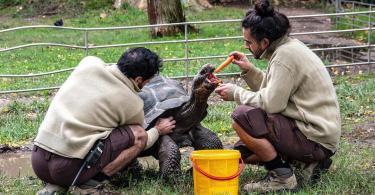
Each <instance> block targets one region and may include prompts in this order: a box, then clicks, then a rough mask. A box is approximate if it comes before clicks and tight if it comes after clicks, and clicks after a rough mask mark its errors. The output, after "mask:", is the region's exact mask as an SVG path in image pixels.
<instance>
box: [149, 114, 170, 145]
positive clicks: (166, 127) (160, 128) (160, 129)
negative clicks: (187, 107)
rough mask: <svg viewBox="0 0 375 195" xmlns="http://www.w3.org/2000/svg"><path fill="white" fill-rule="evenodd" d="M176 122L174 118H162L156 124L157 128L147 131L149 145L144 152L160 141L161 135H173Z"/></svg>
mask: <svg viewBox="0 0 375 195" xmlns="http://www.w3.org/2000/svg"><path fill="white" fill-rule="evenodd" d="M175 124H176V121H175V120H173V117H169V118H160V119H158V121H157V122H156V125H155V127H153V128H151V129H149V130H147V143H146V147H145V148H144V149H143V150H147V149H149V148H150V147H151V146H153V145H154V144H155V142H156V140H158V138H159V135H166V134H169V133H172V130H173V128H175Z"/></svg>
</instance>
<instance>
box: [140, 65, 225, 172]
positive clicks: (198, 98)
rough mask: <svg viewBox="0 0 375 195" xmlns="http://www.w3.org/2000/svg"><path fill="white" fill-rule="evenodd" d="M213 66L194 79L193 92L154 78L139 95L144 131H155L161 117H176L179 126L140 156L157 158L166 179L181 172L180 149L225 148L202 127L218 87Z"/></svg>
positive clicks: (157, 77)
mask: <svg viewBox="0 0 375 195" xmlns="http://www.w3.org/2000/svg"><path fill="white" fill-rule="evenodd" d="M213 71H214V66H213V65H212V64H206V65H204V66H203V67H202V68H201V70H200V71H199V73H198V74H197V75H196V76H195V77H194V79H193V82H192V87H191V90H190V93H188V92H187V91H186V90H185V89H184V88H183V87H182V85H181V84H180V83H178V82H177V81H176V80H173V79H169V78H166V77H163V76H160V75H157V76H155V77H154V78H152V79H151V80H150V82H149V83H147V84H146V85H145V86H144V87H143V88H142V90H141V92H140V93H139V95H140V97H141V98H142V99H143V101H144V113H145V128H146V130H147V129H150V128H152V127H153V126H154V125H155V123H156V121H157V119H158V118H166V117H169V116H173V118H174V120H175V121H176V127H175V128H174V129H173V132H172V133H171V134H168V135H163V136H160V137H159V139H158V141H157V142H156V143H155V144H154V145H153V146H152V147H151V148H149V149H148V150H146V151H144V152H142V153H141V156H150V155H152V156H154V157H155V158H156V159H158V160H159V172H160V175H161V177H162V178H163V179H166V178H168V177H169V176H171V175H175V174H180V173H181V166H180V160H181V154H180V151H179V148H180V147H185V146H191V147H193V148H194V149H195V150H201V149H222V148H223V144H222V143H221V141H220V139H219V138H218V136H217V135H216V134H215V133H214V132H212V131H211V130H209V129H207V128H205V127H203V126H202V125H201V121H202V120H203V119H204V118H205V117H206V115H207V107H208V104H207V100H208V97H209V96H210V94H211V93H212V92H213V91H214V89H215V88H216V87H217V86H218V83H219V82H218V81H219V80H218V79H217V78H216V77H215V76H214V75H213V74H212V72H213Z"/></svg>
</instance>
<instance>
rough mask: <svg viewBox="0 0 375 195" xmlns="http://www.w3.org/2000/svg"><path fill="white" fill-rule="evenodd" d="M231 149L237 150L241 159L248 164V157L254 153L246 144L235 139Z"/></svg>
mask: <svg viewBox="0 0 375 195" xmlns="http://www.w3.org/2000/svg"><path fill="white" fill-rule="evenodd" d="M233 149H234V150H238V151H239V152H240V154H241V158H242V159H243V161H244V162H245V163H246V164H249V162H248V158H249V157H250V156H251V155H253V154H254V153H253V152H252V151H250V150H249V149H248V148H247V146H246V144H245V143H243V142H242V141H241V140H239V141H237V142H236V143H235V144H234V146H233Z"/></svg>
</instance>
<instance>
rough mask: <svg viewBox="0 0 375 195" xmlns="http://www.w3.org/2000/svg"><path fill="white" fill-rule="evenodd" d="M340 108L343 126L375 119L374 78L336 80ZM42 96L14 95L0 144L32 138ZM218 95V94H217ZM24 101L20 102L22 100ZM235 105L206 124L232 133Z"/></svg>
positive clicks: (218, 106)
mask: <svg viewBox="0 0 375 195" xmlns="http://www.w3.org/2000/svg"><path fill="white" fill-rule="evenodd" d="M334 80H335V85H336V90H337V95H338V100H339V103H340V109H341V118H342V120H343V125H344V126H343V127H344V128H345V129H348V128H347V127H351V126H353V125H356V124H360V123H362V122H365V121H373V120H374V118H375V76H374V74H373V73H372V74H363V75H355V76H343V77H337V78H335V79H334ZM44 93H45V94H44V95H43V96H31V95H30V96H28V98H22V96H17V95H16V96H11V97H10V98H11V101H10V102H11V103H10V104H8V105H7V106H4V107H2V108H1V110H0V123H1V124H2V125H1V126H0V144H4V143H7V144H16V145H19V144H20V143H23V142H25V141H28V140H30V139H32V138H33V136H34V135H35V134H36V132H37V128H38V126H39V125H40V122H41V121H42V119H43V117H44V115H45V112H46V110H47V108H48V105H49V102H50V101H51V98H50V97H51V94H50V93H49V92H44ZM214 95H215V94H214ZM19 98H21V99H19ZM235 106H236V105H235V103H233V102H222V103H217V102H216V103H210V106H209V109H208V113H209V114H208V116H207V117H206V118H205V120H204V121H203V124H204V125H205V126H207V127H208V128H210V129H213V130H214V131H215V132H217V133H219V134H226V133H229V132H232V130H231V119H230V113H231V112H232V111H233V109H234V108H235Z"/></svg>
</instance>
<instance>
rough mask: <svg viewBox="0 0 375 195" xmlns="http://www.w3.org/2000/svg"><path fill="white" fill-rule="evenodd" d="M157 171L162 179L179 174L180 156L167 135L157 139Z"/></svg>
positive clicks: (176, 147) (175, 145)
mask: <svg viewBox="0 0 375 195" xmlns="http://www.w3.org/2000/svg"><path fill="white" fill-rule="evenodd" d="M159 139H160V140H159V151H158V157H159V169H160V175H161V177H162V178H163V179H168V178H173V176H176V175H178V174H181V165H180V161H181V154H180V150H179V148H178V146H177V144H176V143H175V142H174V141H173V140H172V139H171V137H169V136H168V135H163V136H161V137H160V138H159Z"/></svg>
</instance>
